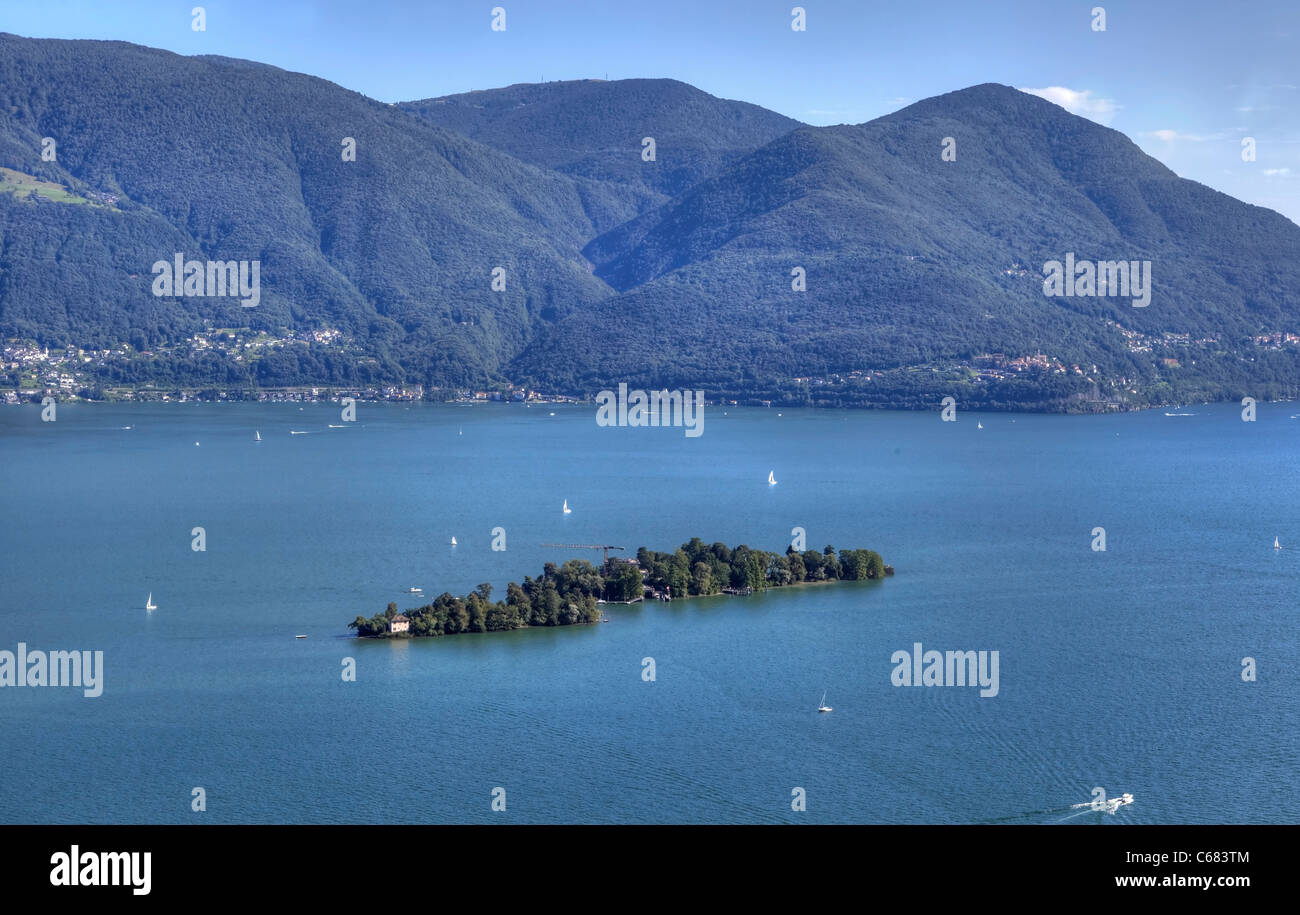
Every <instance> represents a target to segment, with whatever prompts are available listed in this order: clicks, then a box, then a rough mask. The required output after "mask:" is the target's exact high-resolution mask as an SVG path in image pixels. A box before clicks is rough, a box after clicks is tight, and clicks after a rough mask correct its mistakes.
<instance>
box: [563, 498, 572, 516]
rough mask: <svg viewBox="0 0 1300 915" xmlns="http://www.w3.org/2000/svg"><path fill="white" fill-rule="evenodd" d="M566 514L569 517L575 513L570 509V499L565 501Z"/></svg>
mask: <svg viewBox="0 0 1300 915" xmlns="http://www.w3.org/2000/svg"><path fill="white" fill-rule="evenodd" d="M564 513H565V514H566V515H568V514H572V513H573V509H571V508H569V500H568V499H565V500H564Z"/></svg>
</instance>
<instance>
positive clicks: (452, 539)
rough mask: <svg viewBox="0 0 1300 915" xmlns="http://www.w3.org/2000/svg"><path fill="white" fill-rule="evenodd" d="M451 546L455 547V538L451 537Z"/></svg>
mask: <svg viewBox="0 0 1300 915" xmlns="http://www.w3.org/2000/svg"><path fill="white" fill-rule="evenodd" d="M451 545H452V546H455V545H456V538H455V537H452V538H451Z"/></svg>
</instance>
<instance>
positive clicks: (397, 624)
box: [388, 613, 411, 632]
mask: <svg viewBox="0 0 1300 915" xmlns="http://www.w3.org/2000/svg"><path fill="white" fill-rule="evenodd" d="M388 631H389V632H410V631H411V620H410V618H409V617H406V616H403V615H402V614H400V613H399V614H397V616H395V617H393V618H392V619H391V620H389V621H388Z"/></svg>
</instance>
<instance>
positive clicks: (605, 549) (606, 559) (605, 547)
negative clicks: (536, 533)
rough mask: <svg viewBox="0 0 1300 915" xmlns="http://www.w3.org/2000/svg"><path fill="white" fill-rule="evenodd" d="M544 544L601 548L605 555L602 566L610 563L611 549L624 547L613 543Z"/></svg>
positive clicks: (567, 548)
mask: <svg viewBox="0 0 1300 915" xmlns="http://www.w3.org/2000/svg"><path fill="white" fill-rule="evenodd" d="M542 546H558V547H560V548H562V549H566V550H600V551H601V554H602V556H603V557H604V559H603V561H602V568H603V567H604V566H607V565H609V551H610V550H621V549H623V547H621V546H613V545H611V544H601V543H543V544H542Z"/></svg>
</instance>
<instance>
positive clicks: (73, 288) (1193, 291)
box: [0, 35, 1300, 408]
mask: <svg viewBox="0 0 1300 915" xmlns="http://www.w3.org/2000/svg"><path fill="white" fill-rule="evenodd" d="M647 136H652V137H654V138H655V140H656V157H655V160H654V161H645V160H643V158H642V155H641V149H642V147H641V139H642V138H643V137H647ZM45 138H50V139H52V140H53V141H54V143H55V148H56V149H57V158H55V159H53V160H49V159H48V156H47V157H43V156H42V151H43V149H46V148H48V144H47V143H45V142H44V141H45ZM347 138H351V139H352V140H354V141H355V148H356V157H355V161H346V160H345V158H344V156H343V155H342V151H343V149H344V144H345V141H346V140H347ZM945 138H951V140H952V141H953V144H955V147H954V146H952V145H951V144H950V148H955V153H956V155H955V159H954V160H952V161H947V160H945V158H944V157H943V156H942V155H941V153H942V151H943V148H944V146H943V144H944V140H945ZM176 253H183V254H185V256H186V257H187V258H193V259H198V260H203V261H206V260H257V261H259V262H260V265H261V300H260V303H259V304H258V305H257V307H255V308H242V307H240V304H239V302H238V301H237V300H236V299H234V298H230V297H227V298H216V297H185V298H166V297H163V298H160V297H157V296H155V295H154V294H153V292H152V285H153V279H154V278H153V276H152V274H151V272H150V271H151V266H152V265H153V264H154V262H156V261H158V260H171V259H172V258H173V256H174V255H175V254H176ZM1067 253H1073V255H1074V256H1075V257H1076V258H1077V259H1079V260H1091V261H1103V260H1125V261H1150V262H1151V275H1152V294H1151V299H1150V304H1149V305H1148V306H1146V307H1134V306H1133V303H1132V297H1128V298H1119V297H1110V298H1102V297H1078V296H1076V297H1057V298H1049V297H1047V296H1045V295H1044V291H1043V274H1042V268H1043V265H1044V264H1045V263H1046V262H1048V261H1052V260H1063V259H1064V258H1065V255H1066V254H1067ZM497 267H501V268H504V283H505V286H504V289H503V290H501V289H496V290H494V289H493V287H492V280H493V270H494V268H497ZM796 268H800V269H801V270H802V271H803V274H802V275H803V276H806V289H796V288H793V286H792V280H794V279H798V278H799V277H798V276H795V275H794V274H798V273H799V271H798V270H796ZM792 272H793V273H792ZM1298 290H1300V227H1297V226H1296V225H1295V224H1293V223H1291V222H1289V221H1288V220H1286V219H1284V218H1283V217H1281V216H1280V215H1278V214H1276V213H1274V212H1272V211H1270V210H1265V209H1262V208H1259V207H1254V206H1249V205H1247V204H1244V203H1241V202H1239V201H1237V200H1234V199H1232V198H1230V197H1227V196H1225V195H1223V194H1219V193H1217V192H1215V191H1212V190H1210V189H1209V188H1206V187H1204V186H1202V185H1199V184H1197V183H1195V182H1192V181H1187V180H1185V179H1181V178H1178V177H1177V176H1176V175H1174V174H1173V173H1172V172H1170V171H1169V170H1168V169H1166V168H1165V167H1164V166H1162V165H1160V164H1159V163H1158V162H1156V161H1155V160H1154V159H1151V158H1150V157H1148V156H1146V155H1144V154H1143V153H1142V152H1141V151H1140V150H1139V149H1138V148H1137V147H1136V146H1135V145H1134V144H1133V143H1132V142H1131V141H1129V140H1128V139H1127V138H1126V137H1124V136H1123V135H1122V134H1120V133H1118V132H1116V131H1113V130H1109V129H1107V128H1104V127H1101V126H1099V125H1097V124H1095V123H1093V122H1091V121H1087V120H1084V119H1082V118H1078V117H1075V116H1073V115H1070V114H1068V113H1067V112H1065V111H1064V110H1063V109H1061V108H1059V107H1057V106H1055V105H1052V104H1050V103H1048V102H1046V101H1044V100H1042V99H1039V98H1036V97H1033V96H1030V95H1027V94H1025V93H1023V92H1019V91H1017V90H1015V89H1012V88H1010V87H1006V86H999V85H992V84H988V85H982V86H976V87H973V88H970V89H965V90H961V91H958V92H952V93H949V94H947V95H943V96H939V97H936V98H932V99H927V100H925V101H922V102H919V103H917V104H915V105H912V106H910V107H908V108H905V109H903V110H901V111H899V112H896V113H894V114H891V115H889V116H887V117H883V118H879V119H877V120H875V121H871V122H869V123H867V124H862V125H857V126H841V127H807V126H802V125H799V124H798V123H797V122H795V121H792V120H790V119H788V118H784V117H782V116H780V115H777V114H774V113H772V112H769V111H765V110H763V109H761V108H757V107H755V106H752V105H747V104H744V103H740V102H731V101H725V100H721V99H717V98H714V97H713V96H710V95H708V94H706V93H703V92H700V91H699V90H696V89H694V88H692V87H690V86H686V85H685V84H682V83H679V82H676V81H674V80H622V81H617V82H612V83H606V82H602V81H596V80H586V81H577V82H564V83H546V84H542V85H536V86H527V85H525V86H511V87H508V88H506V89H499V90H489V91H485V92H473V93H468V94H465V95H459V96H449V97H446V98H443V99H431V100H425V101H421V102H410V103H406V104H403V105H396V106H395V105H387V104H383V103H380V102H376V101H373V100H371V99H367V98H365V97H364V96H361V95H359V94H358V93H355V92H351V91H349V90H346V89H343V88H341V87H339V86H336V85H334V84H332V83H329V82H326V81H324V80H321V79H317V78H314V77H311V76H305V75H302V74H296V73H289V72H285V71H283V70H279V69H276V68H274V67H269V66H265V65H261V64H255V63H250V62H247V61H239V60H231V59H226V58H218V57H181V56H178V55H175V54H171V53H168V52H163V51H158V50H153V49H149V48H142V47H139V46H135V45H130V44H124V43H120V42H98V41H54V40H33V39H25V38H19V37H17V36H13V35H0V338H3V340H6V341H13V340H21V341H35V342H36V343H37V344H38V345H39V346H49V347H65V346H74V347H84V348H86V349H87V350H107V349H112V348H113V347H115V346H120V345H121V344H131V346H130V348H129V349H128V350H126V352H127V355H126V356H123V357H122V358H120V359H119V358H117V357H116V356H114V357H113V358H112V359H107V361H105V362H103V363H101V362H98V361H96V362H93V363H92V365H91V368H89V369H86V371H88V372H97V373H98V375H97V380H100V381H103V382H104V383H105V384H108V383H110V382H111V383H124V384H136V383H141V382H146V381H152V382H158V383H161V384H166V383H172V384H186V385H191V386H200V385H209V384H210V385H214V386H219V387H226V388H249V387H255V386H273V385H286V384H318V383H319V384H332V383H338V384H360V383H386V384H420V385H424V386H425V387H426V388H440V389H441V390H442V391H443V392H444V393H445V392H446V391H447V389H449V388H456V387H464V386H475V387H482V386H490V385H505V384H510V383H515V384H530V385H534V386H537V387H541V388H543V389H545V390H552V391H557V392H565V393H592V392H594V391H596V390H599V389H601V388H605V387H610V386H613V385H616V384H617V383H618V382H620V381H627V382H630V383H633V384H636V385H641V386H645V387H656V388H663V387H670V388H675V387H691V388H695V389H702V390H704V391H705V392H706V397H710V398H718V397H727V398H735V399H750V400H754V399H772V400H777V401H780V402H791V403H807V402H821V403H871V404H885V405H894V406H920V405H933V403H935V402H936V401H937V399H938V398H939V397H940V396H943V395H944V394H954V395H957V396H960V397H962V398H963V399H964V400H965V401H967V402H976V403H985V404H988V405H993V406H1022V407H1023V406H1041V407H1046V408H1061V407H1067V408H1075V407H1079V406H1080V405H1081V404H1083V403H1084V402H1086V401H1094V402H1095V401H1103V400H1109V401H1113V402H1126V403H1130V404H1142V403H1154V402H1161V401H1162V400H1166V401H1167V400H1170V399H1183V398H1187V399H1190V398H1191V397H1197V398H1198V399H1199V398H1205V399H1208V398H1210V397H1233V396H1240V395H1241V393H1254V394H1256V395H1257V396H1283V395H1293V394H1294V393H1295V392H1296V385H1297V383H1300V382H1298V381H1297V379H1300V359H1298V358H1297V354H1298V353H1300V346H1297V345H1295V343H1294V342H1292V341H1289V340H1288V338H1286V337H1285V336H1284V335H1285V334H1286V333H1292V334H1294V333H1297V332H1300V294H1298ZM239 327H248V328H251V329H252V330H253V331H258V330H261V331H266V332H267V333H268V334H269V335H271V336H272V337H275V336H276V335H280V334H287V335H288V336H293V335H294V334H297V335H298V336H299V337H301V335H302V332H304V331H320V332H324V333H325V334H326V335H327V336H329V339H330V340H331V341H337V342H336V343H330V344H325V343H321V342H320V341H316V342H311V343H309V342H303V341H301V340H300V341H296V342H295V343H294V345H287V344H286V345H280V343H275V344H274V345H267V346H266V347H265V348H264V349H260V350H256V351H252V350H248V351H243V352H240V353H236V354H230V353H228V352H226V351H222V352H221V353H217V352H214V351H212V350H210V349H209V350H205V351H203V352H201V353H199V354H198V355H196V350H195V349H194V347H195V346H196V345H198V344H191V342H190V341H191V338H192V337H193V336H194V335H195V334H199V333H201V332H205V330H206V331H211V330H212V329H214V328H215V329H220V328H239ZM334 332H337V334H336V335H334ZM331 335H332V336H331ZM209 336H210V334H209ZM226 339H230V338H226ZM277 339H279V338H277ZM285 339H288V337H285ZM1279 340H1280V342H1279ZM1297 340H1300V338H1297ZM1261 341H1262V342H1261ZM202 345H207V344H206V343H204V344H202ZM187 346H188V347H189V349H188V350H187V349H186V347H187ZM250 353H251V355H250ZM133 354H134V355H133ZM1039 354H1042V357H1041V358H1040V357H1039ZM97 358H98V357H97ZM977 369H986V371H984V372H983V375H982V376H980V377H977V376H976V370H977ZM7 371H8V374H5V373H4V372H0V384H3V385H4V386H8V387H10V388H12V387H14V386H19V385H20V382H21V381H22V379H23V378H26V377H28V376H24V375H23V371H26V370H25V369H24V370H15V369H13V368H12V364H11V367H10V369H8V370H7ZM27 383H28V384H30V383H31V382H30V381H28V382H27ZM433 396H442V395H433Z"/></svg>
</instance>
